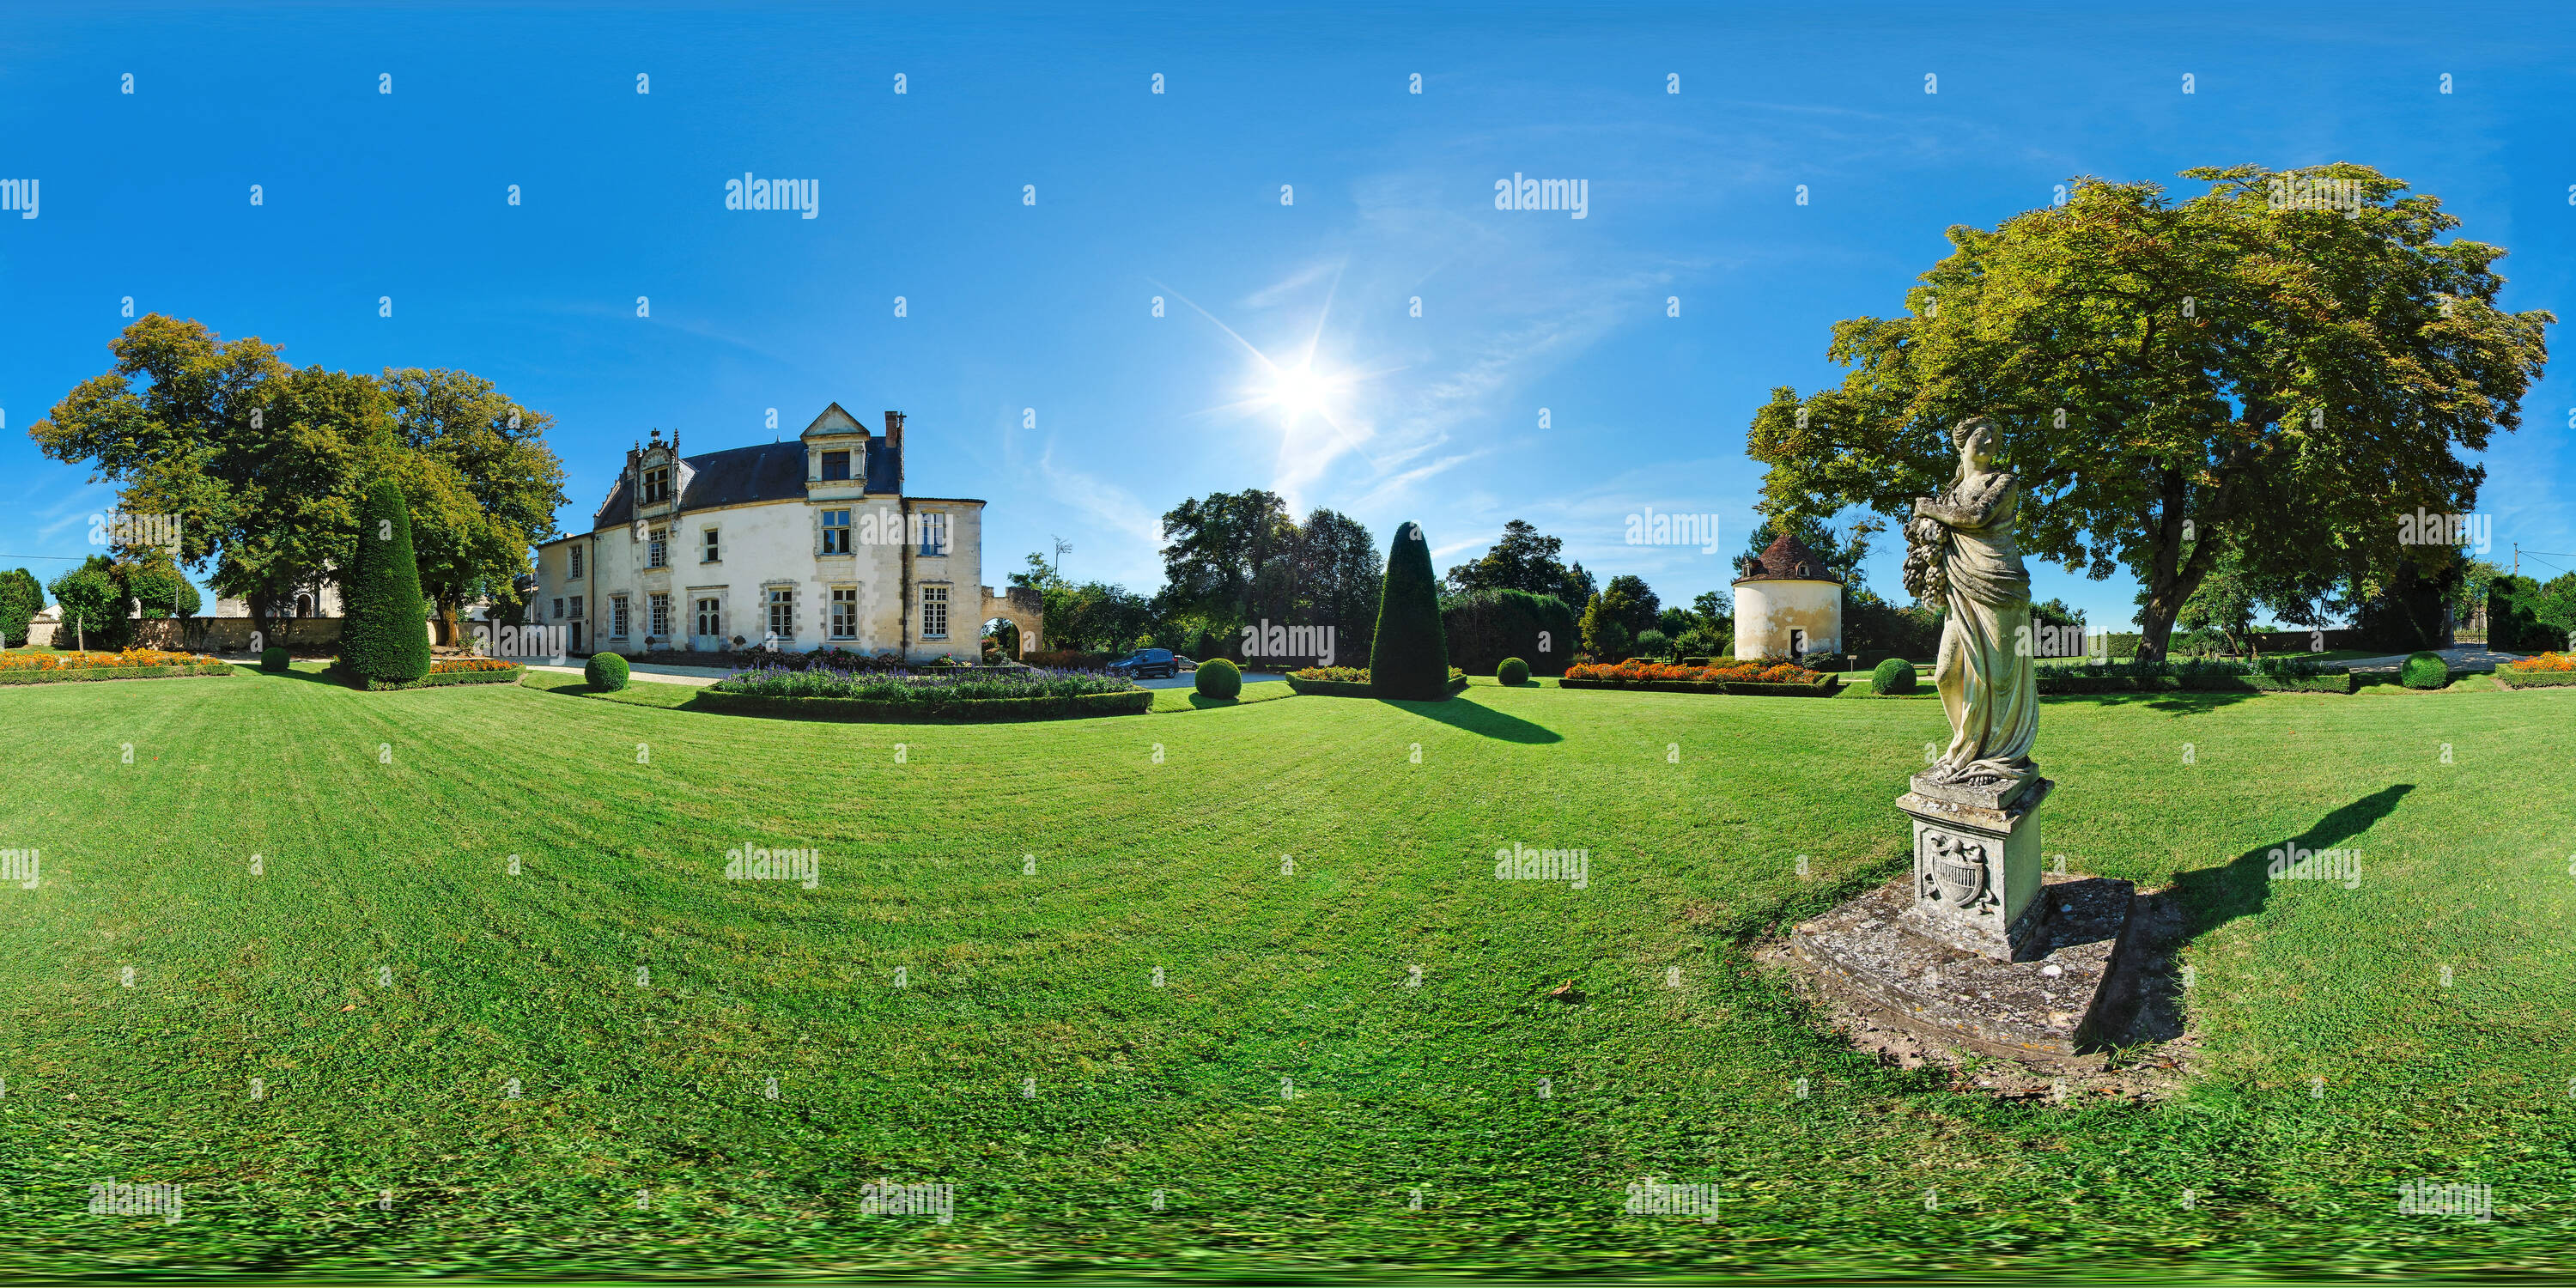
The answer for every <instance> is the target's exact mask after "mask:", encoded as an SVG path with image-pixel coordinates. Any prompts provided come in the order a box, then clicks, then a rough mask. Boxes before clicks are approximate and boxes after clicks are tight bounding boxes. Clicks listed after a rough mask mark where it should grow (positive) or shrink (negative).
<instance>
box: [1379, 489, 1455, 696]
mask: <svg viewBox="0 0 2576 1288" xmlns="http://www.w3.org/2000/svg"><path fill="white" fill-rule="evenodd" d="M1369 687H1370V689H1372V690H1374V691H1375V692H1376V694H1377V696H1379V697H1381V698H1406V699H1410V700H1413V701H1417V702H1438V701H1440V700H1442V699H1445V698H1447V697H1448V696H1449V638H1448V635H1447V634H1446V633H1445V632H1444V631H1443V630H1442V629H1441V626H1440V583H1439V582H1438V581H1437V580H1435V579H1434V578H1433V577H1432V575H1431V543H1430V542H1428V541H1426V540H1424V539H1423V536H1422V525H1421V524H1418V523H1406V524H1402V525H1399V526H1398V527H1397V528H1396V530H1395V544H1394V546H1393V547H1391V548H1390V549H1389V550H1388V551H1387V554H1386V583H1385V587H1384V589H1382V590H1380V591H1379V592H1378V601H1377V635H1376V637H1375V638H1374V639H1372V640H1371V641H1370V644H1369Z"/></svg>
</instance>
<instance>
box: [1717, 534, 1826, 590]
mask: <svg viewBox="0 0 2576 1288" xmlns="http://www.w3.org/2000/svg"><path fill="white" fill-rule="evenodd" d="M1842 580H1843V579H1842V578H1840V577H1837V576H1835V575H1834V573H1833V570H1832V569H1830V568H1827V567H1826V566H1825V561H1824V560H1823V559H1822V558H1820V557H1818V556H1817V554H1816V552H1815V551H1813V550H1809V549H1808V548H1807V543H1806V542H1803V541H1800V540H1799V539H1797V538H1796V537H1793V536H1790V535H1789V534H1788V533H1786V532H1783V533H1781V534H1780V535H1779V536H1778V537H1777V538H1775V539H1773V541H1772V542H1771V544H1770V545H1768V546H1765V547H1763V549H1762V553H1761V554H1759V555H1756V556H1754V557H1753V558H1751V559H1747V560H1745V561H1744V575H1743V576H1741V577H1738V578H1736V579H1735V584H1736V585H1739V586H1740V585H1743V584H1744V583H1745V582H1748V581H1830V582H1832V583H1834V584H1835V585H1838V586H1839V585H1841V584H1842Z"/></svg>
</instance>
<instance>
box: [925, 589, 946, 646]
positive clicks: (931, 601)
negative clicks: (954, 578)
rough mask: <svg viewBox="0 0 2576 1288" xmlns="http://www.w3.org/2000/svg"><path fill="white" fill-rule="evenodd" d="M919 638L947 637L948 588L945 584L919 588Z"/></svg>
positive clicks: (942, 638) (941, 638) (939, 638)
mask: <svg viewBox="0 0 2576 1288" xmlns="http://www.w3.org/2000/svg"><path fill="white" fill-rule="evenodd" d="M921 638H923V639H926V640H944V639H946V638H948V588H947V587H946V586H924V587H922V588H921Z"/></svg>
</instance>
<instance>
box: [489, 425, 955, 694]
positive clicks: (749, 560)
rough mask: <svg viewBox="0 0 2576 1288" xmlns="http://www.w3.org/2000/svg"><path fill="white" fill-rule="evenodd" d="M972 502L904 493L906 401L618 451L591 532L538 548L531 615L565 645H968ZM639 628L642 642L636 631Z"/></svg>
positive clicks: (922, 654) (920, 654) (911, 651)
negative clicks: (693, 442)
mask: <svg viewBox="0 0 2576 1288" xmlns="http://www.w3.org/2000/svg"><path fill="white" fill-rule="evenodd" d="M983 511H984V503H983V502H982V501H980V500H972V499H966V498H958V497H915V496H908V495H906V494H904V492H903V416H902V414H901V413H899V412H888V413H886V432H885V433H884V434H882V435H876V434H871V433H870V432H869V430H868V428H867V427H866V426H865V425H862V424H860V423H859V422H858V421H857V420H856V419H854V418H852V417H851V416H850V414H849V413H848V412H846V411H843V410H842V409H841V407H840V404H838V403H835V404H833V405H832V406H830V407H828V408H825V409H824V411H823V413H822V414H821V415H820V416H817V417H815V418H814V422H813V424H811V425H809V426H807V427H806V429H805V432H804V433H803V434H802V435H800V436H799V437H798V439H797V440H795V441H794V442H789V443H775V444H760V445H757V446H754V447H746V448H735V449H732V450H729V451H720V452H713V453H709V454H706V455H703V456H694V457H682V456H680V455H679V444H678V440H677V436H676V435H675V436H673V439H672V440H671V441H670V442H667V443H666V442H664V441H662V439H661V437H660V435H659V433H658V431H657V432H656V434H655V436H654V438H653V439H652V440H651V441H650V442H648V443H645V444H642V445H639V446H637V447H636V448H635V449H633V450H631V451H630V452H628V453H627V468H626V469H625V471H624V472H623V473H622V474H621V475H620V476H619V479H618V482H617V484H616V485H615V486H614V487H612V488H611V489H610V492H609V497H608V500H607V501H606V502H604V503H603V504H602V505H601V507H600V509H599V512H598V514H597V515H596V516H594V522H593V525H592V530H591V531H589V532H586V533H581V534H578V535H575V536H570V537H564V538H561V539H558V540H555V541H551V542H548V543H546V544H545V545H543V546H540V547H538V548H537V551H536V569H535V572H536V579H537V589H536V595H535V598H534V599H533V600H532V601H531V604H530V608H531V617H532V619H533V620H538V621H541V622H542V624H544V625H547V626H557V627H563V628H565V629H566V631H567V636H568V639H567V646H568V651H570V652H574V653H593V652H603V651H604V652H616V653H627V654H635V653H642V652H645V651H646V650H647V649H648V647H649V648H651V649H657V650H658V649H673V648H678V649H687V650H692V651H697V652H722V651H725V650H727V649H740V648H751V647H758V646H760V645H762V644H763V643H769V644H772V645H773V646H775V647H778V648H784V649H790V650H796V651H808V650H813V649H842V650H850V651H855V652H860V653H867V654H877V653H894V654H897V655H899V656H901V657H903V658H904V659H905V660H907V661H915V662H923V661H929V660H930V659H932V658H936V657H953V658H958V659H962V660H967V661H972V660H975V659H976V657H977V656H978V655H979V653H980V651H981V647H982V646H981V638H982V634H983V631H982V626H983V621H984V619H985V616H986V614H985V612H984V609H985V603H984V591H983V586H982V576H983ZM648 641H649V642H648Z"/></svg>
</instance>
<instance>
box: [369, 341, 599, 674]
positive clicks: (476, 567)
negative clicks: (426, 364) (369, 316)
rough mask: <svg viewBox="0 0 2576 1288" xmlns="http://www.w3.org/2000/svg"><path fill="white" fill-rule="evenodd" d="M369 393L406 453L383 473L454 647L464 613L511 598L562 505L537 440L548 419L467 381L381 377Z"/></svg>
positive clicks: (439, 374)
mask: <svg viewBox="0 0 2576 1288" xmlns="http://www.w3.org/2000/svg"><path fill="white" fill-rule="evenodd" d="M377 383H378V384H381V385H382V386H384V389H385V392H386V394H387V395H388V397H389V398H390V399H391V400H392V404H393V408H392V417H393V428H394V438H395V441H396V442H397V443H399V444H400V445H401V446H402V448H403V449H404V451H403V453H402V454H401V456H400V457H399V458H398V464H397V465H396V466H395V467H394V469H393V470H392V471H391V472H392V473H393V474H394V476H395V477H396V478H397V479H398V481H400V482H401V484H402V487H403V491H404V493H405V495H407V496H408V497H410V498H411V517H412V531H413V535H414V537H415V538H416V543H415V548H416V550H417V551H418V553H419V556H420V579H421V590H422V592H423V593H424V594H426V595H427V596H428V597H429V599H430V602H431V603H432V604H433V605H435V606H436V607H437V610H438V616H439V621H440V634H441V636H442V637H443V638H445V639H447V640H449V641H453V640H454V639H455V638H456V634H457V629H458V627H457V615H458V614H459V613H460V612H461V611H462V610H463V608H464V606H465V605H466V604H467V603H469V602H471V601H473V600H475V599H477V598H481V597H485V596H490V597H493V598H495V599H507V598H509V597H510V595H511V583H512V581H513V580H515V579H516V578H517V577H518V576H519V575H520V574H522V573H525V572H527V571H529V565H528V549H529V547H531V546H533V545H535V544H537V543H538V542H540V541H543V540H545V539H546V538H547V537H549V536H551V535H552V534H553V532H554V514H555V509H556V507H558V506H561V505H562V504H563V503H564V491H563V482H564V470H563V462H561V461H560V460H558V459H556V457H555V454H554V452H553V450H552V449H550V448H548V447H547V446H546V440H545V433H546V430H547V429H548V428H550V427H551V426H553V424H554V417H553V416H550V415H548V414H546V413H545V412H541V411H530V410H528V409H527V408H524V407H521V406H519V405H518V403H516V402H515V401H513V400H512V399H510V398H509V397H508V396H506V395H504V394H503V393H501V391H500V390H498V389H496V388H494V387H493V385H492V382H491V381H489V380H486V379H484V378H483V377H481V376H478V375H475V374H473V373H472V372H467V371H424V370H421V369H420V368H418V367H407V368H403V369H401V370H395V369H393V368H390V367H389V368H387V369H386V370H385V372H384V374H383V375H381V376H379V377H378V378H377Z"/></svg>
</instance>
